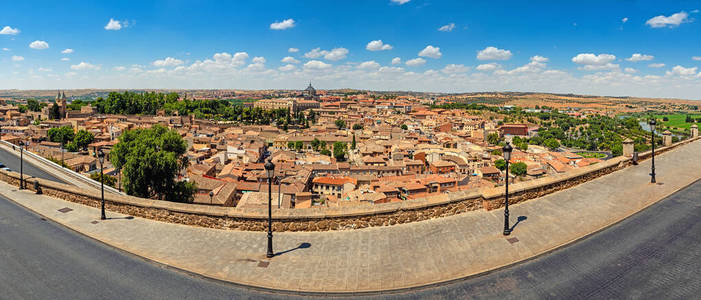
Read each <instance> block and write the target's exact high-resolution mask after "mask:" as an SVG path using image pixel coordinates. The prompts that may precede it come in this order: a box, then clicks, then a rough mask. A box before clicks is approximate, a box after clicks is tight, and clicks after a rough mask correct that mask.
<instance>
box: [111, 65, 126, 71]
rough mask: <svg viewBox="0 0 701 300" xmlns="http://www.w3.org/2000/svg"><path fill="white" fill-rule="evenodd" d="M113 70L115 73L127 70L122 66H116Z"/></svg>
mask: <svg viewBox="0 0 701 300" xmlns="http://www.w3.org/2000/svg"><path fill="white" fill-rule="evenodd" d="M113 69H114V70H115V71H117V72H121V71H124V70H126V69H127V68H126V67H124V66H116V67H114V68H113Z"/></svg>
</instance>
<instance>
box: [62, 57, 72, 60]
mask: <svg viewBox="0 0 701 300" xmlns="http://www.w3.org/2000/svg"><path fill="white" fill-rule="evenodd" d="M69 60H71V59H70V58H68V57H62V58H61V61H69Z"/></svg>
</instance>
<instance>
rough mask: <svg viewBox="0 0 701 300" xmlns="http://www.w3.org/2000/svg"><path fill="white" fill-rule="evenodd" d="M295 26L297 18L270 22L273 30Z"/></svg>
mask: <svg viewBox="0 0 701 300" xmlns="http://www.w3.org/2000/svg"><path fill="white" fill-rule="evenodd" d="M292 27H295V20H293V19H287V20H284V21H282V22H275V23H272V24H270V29H272V30H285V29H289V28H292Z"/></svg>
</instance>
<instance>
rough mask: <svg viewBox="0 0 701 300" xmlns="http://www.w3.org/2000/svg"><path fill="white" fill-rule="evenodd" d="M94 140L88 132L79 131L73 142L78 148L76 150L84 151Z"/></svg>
mask: <svg viewBox="0 0 701 300" xmlns="http://www.w3.org/2000/svg"><path fill="white" fill-rule="evenodd" d="M94 140H95V136H93V134H92V133H91V132H90V131H87V130H85V129H81V130H79V131H78V133H76V134H75V138H74V139H73V142H75V144H76V145H77V146H78V148H81V149H86V148H87V147H88V145H90V143H92V142H93V141H94Z"/></svg>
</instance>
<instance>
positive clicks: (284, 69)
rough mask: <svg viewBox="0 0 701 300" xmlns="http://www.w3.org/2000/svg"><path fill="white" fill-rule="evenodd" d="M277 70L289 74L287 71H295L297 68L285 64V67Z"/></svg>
mask: <svg viewBox="0 0 701 300" xmlns="http://www.w3.org/2000/svg"><path fill="white" fill-rule="evenodd" d="M277 69H278V70H280V71H282V72H289V71H292V70H294V69H297V67H295V66H294V65H291V64H287V65H284V66H282V67H279V68H277Z"/></svg>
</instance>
